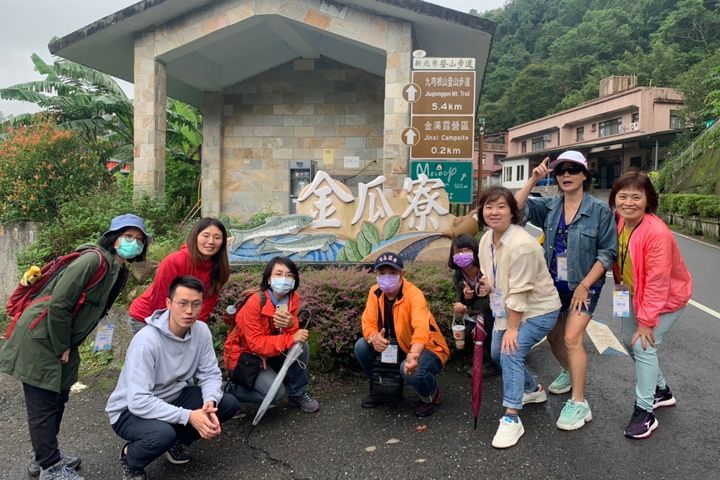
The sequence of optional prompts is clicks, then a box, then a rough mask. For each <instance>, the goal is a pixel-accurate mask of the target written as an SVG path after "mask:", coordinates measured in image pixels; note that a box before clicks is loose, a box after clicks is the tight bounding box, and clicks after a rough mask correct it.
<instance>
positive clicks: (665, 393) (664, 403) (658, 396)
mask: <svg viewBox="0 0 720 480" xmlns="http://www.w3.org/2000/svg"><path fill="white" fill-rule="evenodd" d="M676 403H677V400H675V397H673V394H672V391H670V386H668V385H666V386H665V389H664V390H660V388H659V387H655V398H653V410H655V409H656V408H662V407H672V406H673V405H675V404H676Z"/></svg>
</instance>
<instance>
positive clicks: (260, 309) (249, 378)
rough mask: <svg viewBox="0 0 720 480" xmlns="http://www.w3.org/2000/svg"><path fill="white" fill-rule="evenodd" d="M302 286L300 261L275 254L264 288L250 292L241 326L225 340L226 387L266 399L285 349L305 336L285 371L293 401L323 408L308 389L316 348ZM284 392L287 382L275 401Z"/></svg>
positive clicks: (309, 409)
mask: <svg viewBox="0 0 720 480" xmlns="http://www.w3.org/2000/svg"><path fill="white" fill-rule="evenodd" d="M299 286H300V273H299V272H298V268H297V266H296V265H295V263H294V262H293V261H292V260H290V259H289V258H287V257H275V258H273V259H272V260H270V261H269V262H268V264H267V265H266V266H265V271H264V272H263V276H262V281H261V282H260V292H259V293H258V294H257V295H252V296H251V297H250V298H248V300H247V302H245V305H243V307H242V308H241V309H240V311H239V312H238V314H237V316H236V318H235V329H234V330H233V331H232V332H231V333H230V334H229V335H228V339H227V341H226V342H225V367H226V368H227V371H228V374H229V376H230V382H229V383H228V385H227V387H226V391H228V392H229V393H234V394H235V396H237V397H238V399H239V400H240V401H241V402H252V403H261V402H262V400H263V399H264V398H265V395H266V394H267V392H268V390H269V389H270V385H272V383H273V380H275V377H276V376H277V373H276V372H277V371H278V370H280V368H281V367H282V364H283V362H284V361H285V356H284V353H285V352H286V351H287V350H289V349H290V347H292V346H293V344H294V343H295V342H300V343H302V347H303V348H302V353H301V354H300V357H299V358H298V360H297V361H296V362H293V364H292V365H291V366H290V369H289V370H288V372H287V377H285V383H286V385H287V390H288V401H289V403H290V404H291V405H295V406H297V407H299V408H300V409H301V410H302V411H303V412H306V413H314V412H317V411H318V410H320V404H319V403H318V402H317V400H315V399H313V398H312V397H311V396H310V395H309V394H308V391H307V388H308V375H307V365H308V361H309V359H310V350H309V348H308V344H307V339H308V331H307V330H306V329H303V328H300V322H299V320H298V311H299V309H300V295H298V293H297V289H298V287H299ZM284 396H285V390H284V389H283V388H282V387H281V388H280V390H278V392H277V394H276V395H275V398H274V399H273V403H277V402H279V401H280V400H281V399H282V398H283V397H284Z"/></svg>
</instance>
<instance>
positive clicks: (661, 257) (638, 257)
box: [613, 213, 692, 328]
mask: <svg viewBox="0 0 720 480" xmlns="http://www.w3.org/2000/svg"><path fill="white" fill-rule="evenodd" d="M617 220H618V222H617V227H618V235H619V234H620V233H621V232H622V229H623V225H624V224H625V221H624V220H623V219H622V217H620V216H619V215H618V218H617ZM630 258H631V259H632V266H633V278H634V281H635V285H634V286H635V292H634V295H633V310H634V311H635V318H636V319H637V323H638V325H642V326H645V327H651V328H655V327H656V326H657V325H658V323H659V322H660V315H662V314H664V313H669V312H674V311H676V310H679V309H681V308H683V307H684V306H685V305H687V303H688V301H689V300H690V297H691V296H692V277H691V276H690V272H688V269H687V267H686V266H685V262H684V261H683V258H682V256H681V255H680V249H679V248H678V246H677V242H676V241H675V237H673V235H672V233H671V232H670V229H669V228H668V227H667V225H665V223H664V222H663V221H662V220H661V219H660V218H658V217H657V216H656V215H653V214H651V213H648V214H645V217H644V218H643V221H642V222H641V223H640V225H638V227H637V229H636V230H635V231H634V232H633V234H632V237H631V238H630ZM613 275H614V277H615V283H616V284H617V283H619V282H620V280H619V279H620V269H619V267H618V264H617V262H616V263H615V264H614V265H613Z"/></svg>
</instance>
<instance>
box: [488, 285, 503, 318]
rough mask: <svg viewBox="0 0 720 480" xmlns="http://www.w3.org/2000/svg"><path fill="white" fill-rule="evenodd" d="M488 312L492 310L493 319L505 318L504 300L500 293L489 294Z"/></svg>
mask: <svg viewBox="0 0 720 480" xmlns="http://www.w3.org/2000/svg"><path fill="white" fill-rule="evenodd" d="M490 310H492V312H493V315H495V318H498V317H506V316H507V313H505V299H504V297H503V293H502V292H497V291H496V292H492V293H491V294H490Z"/></svg>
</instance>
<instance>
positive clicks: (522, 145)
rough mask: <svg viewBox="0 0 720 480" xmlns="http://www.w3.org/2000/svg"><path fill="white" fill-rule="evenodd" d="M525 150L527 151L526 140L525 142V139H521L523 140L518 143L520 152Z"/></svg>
mask: <svg viewBox="0 0 720 480" xmlns="http://www.w3.org/2000/svg"><path fill="white" fill-rule="evenodd" d="M525 152H527V142H526V141H523V142H522V143H521V144H520V153H525Z"/></svg>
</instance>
